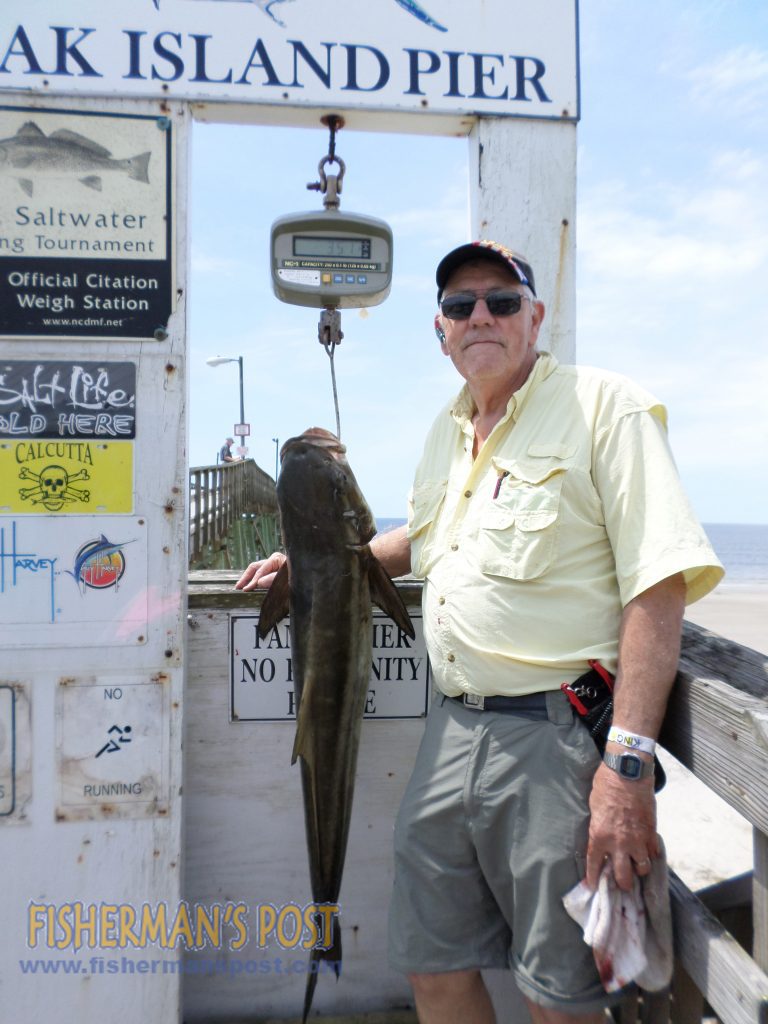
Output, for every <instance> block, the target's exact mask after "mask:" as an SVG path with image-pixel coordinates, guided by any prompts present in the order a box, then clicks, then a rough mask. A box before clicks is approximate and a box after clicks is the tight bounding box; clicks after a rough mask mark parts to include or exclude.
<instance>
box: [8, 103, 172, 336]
mask: <svg viewBox="0 0 768 1024" xmlns="http://www.w3.org/2000/svg"><path fill="white" fill-rule="evenodd" d="M170 134H171V124H170V119H168V118H164V117H160V118H158V117H151V116H138V115H129V114H102V113H98V112H93V113H88V112H85V111H69V110H65V109H61V110H54V109H49V108H40V107H34V108H33V107H30V108H24V107H13V108H10V107H0V184H1V185H2V188H0V336H10V337H21V338H24V337H51V338H71V337H79V338H82V337H86V338H126V339H134V338H135V339H150V338H162V337H163V336H164V334H163V331H164V329H165V327H166V326H167V323H168V318H169V317H170V314H171V312H172V301H171V287H172V282H171V259H170V252H171V245H170V240H171V234H170V232H171V209H170V206H171V204H170V167H171V162H170V158H169V153H170V141H171V140H170Z"/></svg>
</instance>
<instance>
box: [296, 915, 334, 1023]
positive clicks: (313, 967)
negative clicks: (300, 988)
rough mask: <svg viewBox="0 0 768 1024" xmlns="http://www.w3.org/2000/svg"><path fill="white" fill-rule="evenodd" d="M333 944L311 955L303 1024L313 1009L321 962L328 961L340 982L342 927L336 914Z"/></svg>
mask: <svg viewBox="0 0 768 1024" xmlns="http://www.w3.org/2000/svg"><path fill="white" fill-rule="evenodd" d="M331 928H332V932H331V935H332V938H331V944H330V946H329V947H328V948H327V949H323V948H320V949H318V948H317V947H315V948H314V949H313V950H312V952H311V953H310V954H309V966H308V967H307V987H306V988H305V990H304V1014H303V1016H302V1018H301V1022H302V1024H307V1018H308V1017H309V1011H310V1010H311V1009H312V997H313V996H314V994H315V986H316V985H317V976H318V974H319V973H320V962H321V961H322V960H328V961H329V962H330V963H331V964H332V965H333V970H334V973H335V975H336V979H337V980H338V978H339V975H340V974H341V925H340V924H339V918H338V916H337V915H336V914H334V915H333V924H332V925H331Z"/></svg>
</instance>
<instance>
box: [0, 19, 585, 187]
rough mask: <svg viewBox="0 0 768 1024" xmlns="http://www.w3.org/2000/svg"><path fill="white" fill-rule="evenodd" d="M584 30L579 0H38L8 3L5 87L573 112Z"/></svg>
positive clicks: (113, 166) (0, 33)
mask: <svg viewBox="0 0 768 1024" xmlns="http://www.w3.org/2000/svg"><path fill="white" fill-rule="evenodd" d="M68 26H70V27H68ZM74 26H77V27H74ZM577 34H578V30H577V0H537V3H535V4H531V3H523V2H522V0H483V3H482V4H468V3H466V0H367V2H365V3H363V2H361V0H326V2H325V3H318V2H317V0H110V2H109V3H108V4H105V3H104V2H103V0H37V2H36V3H34V4H31V5H28V7H27V8H26V9H21V10H19V11H17V12H16V13H15V14H13V15H11V13H10V11H5V10H4V11H3V13H2V14H0V89H1V88H9V89H26V90H28V89H30V88H32V89H35V88H36V87H40V88H41V89H42V88H43V87H44V88H45V91H46V94H48V95H50V94H52V93H53V94H55V93H56V92H57V91H64V90H66V91H67V92H68V93H70V94H71V93H72V92H77V93H91V94H94V95H109V94H110V93H118V94H121V95H124V96H126V95H127V96H153V97H162V98H169V97H170V98H174V99H189V100H203V101H205V100H214V101H221V100H231V101H236V102H239V103H258V104H267V105H273V106H279V107H286V106H308V107H317V106H322V107H326V108H328V107H329V106H330V105H332V106H333V107H334V108H336V109H339V110H354V109H356V108H358V109H361V110H365V111H370V112H377V111H378V112H387V113H389V114H390V117H391V115H392V113H393V112H394V113H409V112H410V113H412V112H419V113H421V114H425V113H432V114H437V115H442V116H448V115H453V116H454V117H456V116H458V117H459V118H461V117H462V116H465V115H473V114H486V115H495V116H505V115H514V116H518V117H528V118H531V117H533V118H549V119H567V120H576V119H577V118H578V116H579V89H578V58H577ZM44 83H45V85H44ZM436 130H439V129H436ZM28 138H29V140H30V141H31V137H30V136H29V133H28ZM141 157H142V154H141V153H140V152H137V153H120V154H115V156H108V155H107V154H102V162H101V164H100V165H99V167H96V166H94V167H92V168H88V169H86V173H84V174H83V177H82V178H81V181H82V182H83V185H84V186H85V187H94V186H92V185H89V179H90V180H93V179H95V178H99V177H101V176H102V174H101V171H104V172H109V173H112V174H115V173H119V174H122V175H127V176H129V177H131V176H132V177H133V178H134V180H136V181H139V180H141V174H142V171H143V165H142V161H141ZM107 161H109V162H108V163H107Z"/></svg>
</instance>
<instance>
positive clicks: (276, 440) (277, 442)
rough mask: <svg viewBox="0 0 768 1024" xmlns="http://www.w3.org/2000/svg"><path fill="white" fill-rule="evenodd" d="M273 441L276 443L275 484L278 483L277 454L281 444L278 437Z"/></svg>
mask: <svg viewBox="0 0 768 1024" xmlns="http://www.w3.org/2000/svg"><path fill="white" fill-rule="evenodd" d="M272 440H273V441H274V442H275V483H277V452H278V447H279V445H280V442H279V441H278V439H277V438H276V437H273V438H272Z"/></svg>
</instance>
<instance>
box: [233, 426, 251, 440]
mask: <svg viewBox="0 0 768 1024" xmlns="http://www.w3.org/2000/svg"><path fill="white" fill-rule="evenodd" d="M250 432H251V424H250V423H236V424H235V437H248V435H249V434H250Z"/></svg>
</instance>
